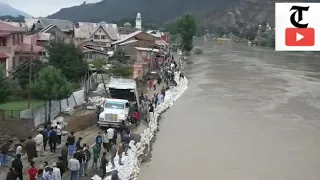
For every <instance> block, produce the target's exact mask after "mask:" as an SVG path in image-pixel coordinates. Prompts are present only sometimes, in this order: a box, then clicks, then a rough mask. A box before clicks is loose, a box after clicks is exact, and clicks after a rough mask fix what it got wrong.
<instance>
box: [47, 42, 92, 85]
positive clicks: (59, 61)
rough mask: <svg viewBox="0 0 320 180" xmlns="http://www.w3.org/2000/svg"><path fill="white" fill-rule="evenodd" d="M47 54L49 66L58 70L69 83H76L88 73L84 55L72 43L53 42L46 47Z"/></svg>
mask: <svg viewBox="0 0 320 180" xmlns="http://www.w3.org/2000/svg"><path fill="white" fill-rule="evenodd" d="M48 53H49V58H48V59H49V65H52V66H54V67H56V68H58V69H60V70H61V72H62V73H63V75H65V77H66V78H67V79H68V80H69V81H72V82H78V80H79V79H80V78H81V77H83V76H84V75H85V74H86V72H87V71H88V68H89V67H88V63H87V62H86V61H85V60H84V54H83V53H82V52H81V50H80V48H78V47H76V46H75V45H74V44H72V43H70V44H66V43H62V42H58V41H53V42H51V43H50V45H49V46H48Z"/></svg>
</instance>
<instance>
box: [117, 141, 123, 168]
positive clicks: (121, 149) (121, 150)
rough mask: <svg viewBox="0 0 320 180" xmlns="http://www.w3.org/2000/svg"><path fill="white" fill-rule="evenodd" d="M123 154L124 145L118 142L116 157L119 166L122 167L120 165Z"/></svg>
mask: <svg viewBox="0 0 320 180" xmlns="http://www.w3.org/2000/svg"><path fill="white" fill-rule="evenodd" d="M123 152H124V145H123V143H122V142H120V144H119V148H118V156H119V165H123V164H122V154H123Z"/></svg>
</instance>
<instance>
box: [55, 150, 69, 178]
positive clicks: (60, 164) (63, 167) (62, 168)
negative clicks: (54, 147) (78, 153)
mask: <svg viewBox="0 0 320 180" xmlns="http://www.w3.org/2000/svg"><path fill="white" fill-rule="evenodd" d="M67 155H68V153H67ZM67 164H68V163H67ZM66 167H67V165H66V164H65V162H63V159H62V157H61V156H59V157H58V162H57V168H59V169H60V175H61V177H62V176H63V174H64V172H66Z"/></svg>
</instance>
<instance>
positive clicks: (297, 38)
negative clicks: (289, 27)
mask: <svg viewBox="0 0 320 180" xmlns="http://www.w3.org/2000/svg"><path fill="white" fill-rule="evenodd" d="M303 38H304V36H303V35H302V34H300V33H296V41H300V40H301V39H303Z"/></svg>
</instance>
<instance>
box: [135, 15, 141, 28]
mask: <svg viewBox="0 0 320 180" xmlns="http://www.w3.org/2000/svg"><path fill="white" fill-rule="evenodd" d="M141 24H142V20H141V14H140V13H138V14H137V17H136V28H137V29H142V27H141Z"/></svg>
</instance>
